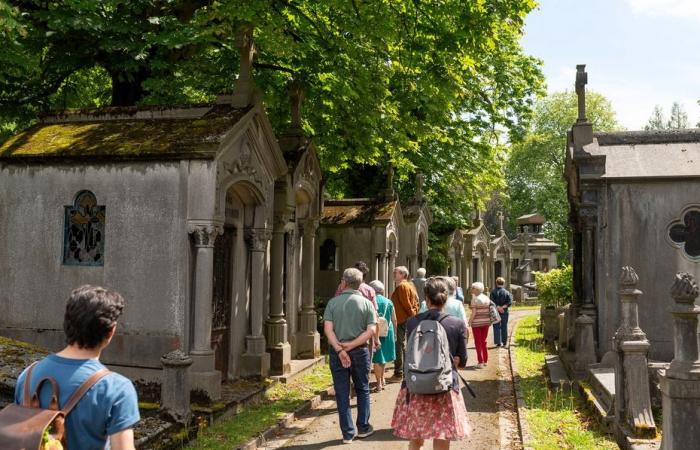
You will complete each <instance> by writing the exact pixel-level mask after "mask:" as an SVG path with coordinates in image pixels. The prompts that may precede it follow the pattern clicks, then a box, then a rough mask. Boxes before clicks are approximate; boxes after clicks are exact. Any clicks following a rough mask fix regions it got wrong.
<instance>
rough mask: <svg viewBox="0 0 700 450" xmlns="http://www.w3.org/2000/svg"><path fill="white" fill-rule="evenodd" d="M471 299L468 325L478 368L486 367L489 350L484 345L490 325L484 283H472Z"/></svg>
mask: <svg viewBox="0 0 700 450" xmlns="http://www.w3.org/2000/svg"><path fill="white" fill-rule="evenodd" d="M471 293H472V301H471V304H470V305H469V308H470V309H471V315H470V316H469V326H470V327H471V328H472V336H474V346H475V347H476V359H477V366H476V367H478V368H481V367H486V364H487V363H488V362H489V351H488V348H487V346H486V337H487V336H488V334H489V327H490V326H491V315H490V313H489V309H490V307H491V299H490V298H488V297H487V296H486V295H484V284H483V283H481V282H479V281H477V282H476V283H472V292H471Z"/></svg>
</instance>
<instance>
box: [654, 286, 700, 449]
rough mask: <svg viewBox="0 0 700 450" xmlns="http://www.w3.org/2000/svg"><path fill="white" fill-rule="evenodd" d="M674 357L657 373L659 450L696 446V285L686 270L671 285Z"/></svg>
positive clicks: (699, 387) (699, 370)
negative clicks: (660, 407)
mask: <svg viewBox="0 0 700 450" xmlns="http://www.w3.org/2000/svg"><path fill="white" fill-rule="evenodd" d="M671 297H673V300H674V301H675V303H676V305H675V307H674V308H673V310H672V311H671V314H672V315H673V348H674V357H673V360H672V361H671V366H670V367H669V368H668V370H667V371H666V372H665V373H662V374H661V377H660V378H661V382H660V385H661V394H662V399H663V400H662V405H663V426H662V429H663V438H662V440H661V449H662V450H678V449H686V448H688V449H690V448H700V358H699V357H698V351H699V343H698V339H699V336H698V315H699V314H700V307H699V306H695V299H696V298H697V297H698V285H697V284H696V283H695V279H694V278H693V276H692V275H690V274H688V273H679V274H677V275H676V280H675V282H674V283H673V287H672V288H671Z"/></svg>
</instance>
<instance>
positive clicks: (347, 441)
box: [343, 434, 357, 444]
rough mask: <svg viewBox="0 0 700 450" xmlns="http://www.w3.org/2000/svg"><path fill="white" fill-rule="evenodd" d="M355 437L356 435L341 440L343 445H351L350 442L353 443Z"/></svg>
mask: <svg viewBox="0 0 700 450" xmlns="http://www.w3.org/2000/svg"><path fill="white" fill-rule="evenodd" d="M356 437H357V434H356V435H354V436H353V437H351V438H350V439H343V444H352V441H354V440H355V438H356Z"/></svg>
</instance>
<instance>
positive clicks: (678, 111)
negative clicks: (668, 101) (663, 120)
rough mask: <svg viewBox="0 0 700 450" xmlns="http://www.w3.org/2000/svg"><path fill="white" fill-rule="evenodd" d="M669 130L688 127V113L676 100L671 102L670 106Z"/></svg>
mask: <svg viewBox="0 0 700 450" xmlns="http://www.w3.org/2000/svg"><path fill="white" fill-rule="evenodd" d="M666 128H668V129H669V130H683V129H686V128H688V114H687V113H686V112H685V109H684V108H683V106H682V105H681V104H680V103H678V102H673V105H672V106H671V117H670V118H669V119H668V126H667V127H666Z"/></svg>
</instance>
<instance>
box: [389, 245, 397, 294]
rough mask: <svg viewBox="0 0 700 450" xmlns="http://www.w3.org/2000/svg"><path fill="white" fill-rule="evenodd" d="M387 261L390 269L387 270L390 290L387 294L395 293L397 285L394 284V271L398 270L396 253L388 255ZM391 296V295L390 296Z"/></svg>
mask: <svg viewBox="0 0 700 450" xmlns="http://www.w3.org/2000/svg"><path fill="white" fill-rule="evenodd" d="M387 261H388V266H389V268H388V269H387V282H388V285H387V286H389V290H388V291H387V292H394V289H395V288H396V285H395V283H394V269H395V268H396V253H388V254H387ZM389 295H391V294H389Z"/></svg>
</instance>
